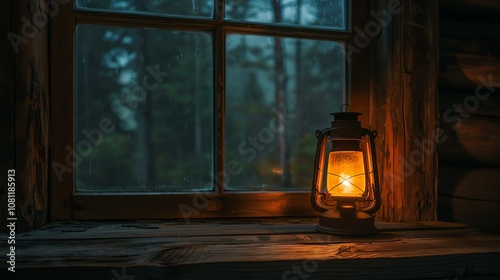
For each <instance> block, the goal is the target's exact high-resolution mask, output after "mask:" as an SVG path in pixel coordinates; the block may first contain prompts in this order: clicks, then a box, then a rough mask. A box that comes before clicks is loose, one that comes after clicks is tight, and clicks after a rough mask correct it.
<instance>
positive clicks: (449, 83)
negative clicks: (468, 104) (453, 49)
mask: <svg viewBox="0 0 500 280" xmlns="http://www.w3.org/2000/svg"><path fill="white" fill-rule="evenodd" d="M439 62H440V67H439V88H440V89H442V90H443V89H444V90H448V91H449V90H461V91H470V92H474V91H475V90H476V88H477V87H478V86H482V87H483V88H484V87H489V88H493V89H499V88H500V57H492V56H480V55H469V54H452V53H443V54H441V55H440V59H439Z"/></svg>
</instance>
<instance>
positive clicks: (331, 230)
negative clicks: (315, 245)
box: [316, 209, 378, 236]
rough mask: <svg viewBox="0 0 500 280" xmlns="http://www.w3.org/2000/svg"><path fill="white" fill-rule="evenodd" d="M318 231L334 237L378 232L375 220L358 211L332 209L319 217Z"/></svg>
mask: <svg viewBox="0 0 500 280" xmlns="http://www.w3.org/2000/svg"><path fill="white" fill-rule="evenodd" d="M316 230H317V231H319V232H321V233H327V234H333V235H357V236H361V235H370V234H376V233H377V232H378V230H377V228H376V227H375V218H374V217H373V216H372V215H369V214H367V213H365V212H361V211H358V210H356V209H340V210H338V209H330V210H328V211H326V212H325V213H323V214H321V216H319V225H318V226H316Z"/></svg>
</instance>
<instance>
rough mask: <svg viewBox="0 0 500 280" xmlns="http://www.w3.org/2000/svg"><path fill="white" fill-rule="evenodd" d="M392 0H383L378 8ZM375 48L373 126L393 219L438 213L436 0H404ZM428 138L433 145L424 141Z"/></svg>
mask: <svg viewBox="0 0 500 280" xmlns="http://www.w3.org/2000/svg"><path fill="white" fill-rule="evenodd" d="M387 2H388V1H377V5H376V7H374V8H375V10H377V9H383V8H384V7H386V5H387ZM401 3H402V7H403V10H402V12H401V13H400V14H397V15H394V16H393V18H392V21H391V23H390V24H389V25H388V26H387V27H386V28H385V29H384V30H383V32H382V33H381V36H380V37H379V38H378V39H377V40H376V41H375V42H374V43H373V45H372V48H373V51H372V75H373V77H372V79H373V80H372V93H373V96H374V100H373V104H372V115H371V120H372V122H371V123H372V127H373V128H375V129H377V130H378V138H377V139H376V145H377V147H378V149H377V160H378V166H379V174H380V175H379V177H380V180H381V189H382V208H381V210H380V211H379V212H378V214H377V216H378V217H380V218H383V219H386V220H388V221H398V222H401V221H422V220H434V219H435V218H436V215H435V209H436V189H437V176H436V175H437V154H436V153H435V145H434V141H435V140H436V135H435V134H434V132H435V129H436V128H437V124H438V118H437V114H438V107H437V36H438V30H437V26H438V24H437V22H438V3H437V2H435V1H401ZM425 142H428V143H430V146H429V148H428V149H425V148H424V149H422V148H421V144H422V143H425Z"/></svg>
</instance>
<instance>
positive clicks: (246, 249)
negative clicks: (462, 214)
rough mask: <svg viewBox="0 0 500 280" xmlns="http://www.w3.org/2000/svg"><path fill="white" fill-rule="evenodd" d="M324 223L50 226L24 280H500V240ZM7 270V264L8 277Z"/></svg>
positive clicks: (440, 229) (21, 270) (25, 266)
mask: <svg viewBox="0 0 500 280" xmlns="http://www.w3.org/2000/svg"><path fill="white" fill-rule="evenodd" d="M317 221H318V219H317V218H302V219H301V218H279V219H278V218H269V219H267V218H266V219H264V218H263V219H219V220H208V219H206V220H192V221H191V223H190V224H186V223H185V222H184V221H183V220H177V221H134V222H73V221H72V222H57V223H51V224H48V225H46V226H44V227H43V228H41V229H39V230H34V231H31V232H27V233H22V234H21V233H19V234H18V235H17V236H16V244H15V245H16V274H17V275H16V276H25V277H30V278H26V279H31V278H33V279H34V277H37V278H40V277H41V278H40V279H49V278H50V279H68V277H69V276H71V278H72V279H92V277H94V278H95V279H113V278H114V279H117V280H119V279H133V277H134V276H135V277H136V279H137V280H139V279H306V278H307V279H344V278H346V279H347V278H348V279H368V278H369V279H427V278H435V277H438V278H439V279H445V278H448V279H454V278H455V277H460V276H463V275H467V276H468V277H469V278H467V279H479V278H481V277H492V278H495V277H500V267H499V266H498V263H500V236H499V235H493V234H489V233H485V232H481V231H478V230H474V229H468V228H466V227H465V226H462V225H458V224H451V223H444V222H422V223H387V222H382V221H378V222H377V227H378V228H379V230H380V232H379V234H377V235H373V236H369V237H362V238H360V237H358V238H353V237H338V236H329V235H325V234H320V233H317V232H316V231H315V229H314V227H315V225H316V224H317ZM0 237H1V240H6V238H7V236H6V235H5V234H3V235H1V236H0ZM6 247H7V244H6V242H2V244H1V247H0V248H1V251H2V252H6V250H7V248H6ZM7 265H8V264H6V263H5V262H2V264H1V265H0V266H1V270H2V273H5V272H6V271H7V268H6V266H7ZM7 272H8V271H7ZM2 273H0V274H2ZM9 273H10V272H9ZM45 276H46V277H49V278H44V277H45ZM127 276H129V277H128V278H127ZM306 276H307V277H306ZM474 277H477V278H474ZM23 279H24V278H23ZM455 279H456V278H455ZM481 279H490V278H481ZM495 279H496V278H495Z"/></svg>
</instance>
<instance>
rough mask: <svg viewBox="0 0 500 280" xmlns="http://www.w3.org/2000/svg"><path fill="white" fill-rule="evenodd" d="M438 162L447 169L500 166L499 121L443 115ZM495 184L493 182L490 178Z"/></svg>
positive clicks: (497, 119) (496, 119)
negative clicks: (454, 167)
mask: <svg viewBox="0 0 500 280" xmlns="http://www.w3.org/2000/svg"><path fill="white" fill-rule="evenodd" d="M442 117H443V119H442V120H441V123H440V126H441V129H442V132H443V134H442V139H443V142H442V143H440V144H439V146H438V151H439V161H440V163H443V164H448V165H462V166H485V167H486V166H490V167H492V166H500V145H499V144H498V143H500V134H499V133H498V132H499V131H500V118H480V117H465V116H462V115H459V114H443V116H442ZM490 180H493V178H490Z"/></svg>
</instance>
